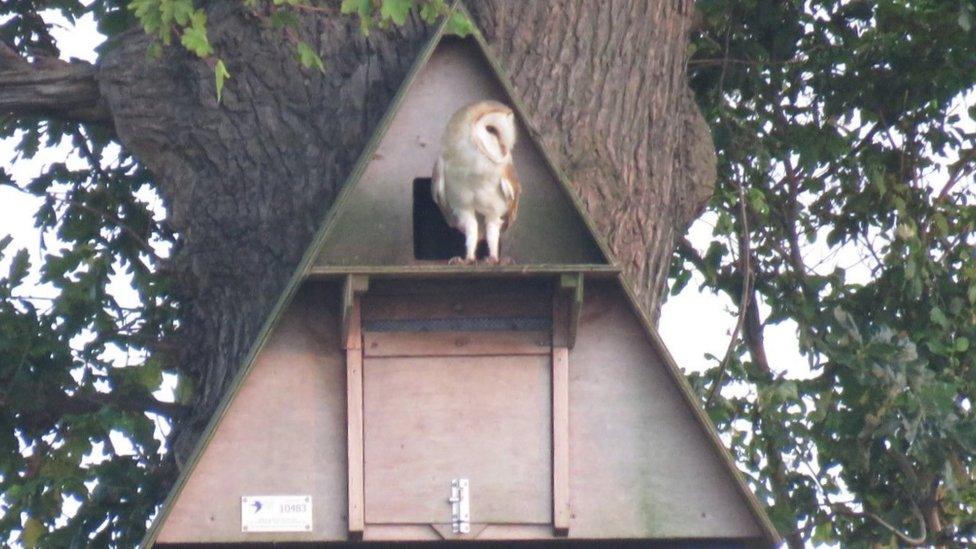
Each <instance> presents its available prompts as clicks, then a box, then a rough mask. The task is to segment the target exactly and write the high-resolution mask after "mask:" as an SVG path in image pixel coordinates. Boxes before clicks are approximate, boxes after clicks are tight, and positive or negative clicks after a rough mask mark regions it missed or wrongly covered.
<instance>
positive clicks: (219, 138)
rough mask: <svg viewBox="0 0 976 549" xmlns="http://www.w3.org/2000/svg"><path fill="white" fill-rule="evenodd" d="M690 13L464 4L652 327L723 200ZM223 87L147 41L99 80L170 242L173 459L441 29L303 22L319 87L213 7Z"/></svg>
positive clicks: (617, 4)
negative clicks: (674, 266) (674, 275)
mask: <svg viewBox="0 0 976 549" xmlns="http://www.w3.org/2000/svg"><path fill="white" fill-rule="evenodd" d="M692 5H693V1H692V0H669V1H655V2H648V1H645V0H630V1H623V0H621V1H613V2H586V1H584V0H565V1H560V2H550V1H533V2H528V1H526V2H504V1H501V0H490V1H484V2H475V1H469V2H468V3H467V6H468V8H469V9H470V10H471V11H472V13H473V15H474V18H475V23H476V24H477V25H478V26H479V28H481V29H482V30H483V32H484V34H485V36H486V38H487V40H488V42H489V44H490V47H491V48H492V49H493V50H494V53H495V54H496V55H497V57H498V59H499V60H500V62H501V63H502V64H503V66H504V69H505V70H506V71H507V72H508V73H509V75H510V77H511V79H512V81H513V83H514V85H515V88H516V90H517V93H518V94H519V95H520V96H521V99H522V100H523V101H524V103H525V104H526V105H527V107H528V110H529V113H528V114H529V117H530V120H529V122H530V124H531V125H532V126H533V127H534V128H535V129H536V130H538V131H539V132H540V134H541V135H542V140H543V142H544V143H545V145H546V146H547V147H548V148H549V150H550V151H551V152H552V153H553V155H554V157H555V159H556V161H557V163H558V164H559V165H560V166H561V167H562V168H563V169H564V170H565V172H566V174H567V175H568V177H569V179H570V180H571V181H572V184H573V187H574V188H575V190H576V191H577V192H578V193H579V195H580V196H581V197H582V199H583V201H584V203H585V205H586V207H587V209H588V210H589V212H590V214H591V215H592V217H593V218H594V219H595V220H597V224H598V226H599V229H600V230H601V231H602V232H603V236H604V237H605V238H606V239H607V241H608V242H609V244H610V246H611V248H612V250H613V252H614V253H615V255H616V259H617V260H618V261H619V262H620V264H621V265H622V266H623V268H624V270H625V273H626V275H627V277H628V280H629V281H630V283H631V284H632V285H633V287H634V289H635V290H636V292H637V294H638V295H639V297H640V299H641V300H642V303H643V305H644V307H645V308H646V310H647V312H648V313H649V314H650V315H651V316H652V317H653V318H655V319H656V318H657V315H658V312H659V309H660V306H661V303H662V300H663V295H664V291H665V289H666V288H665V286H666V276H667V272H668V267H669V263H670V259H671V256H672V253H673V250H674V247H675V243H676V239H677V238H678V237H680V235H682V234H683V233H684V232H685V229H686V228H687V226H688V224H689V223H690V222H691V221H692V220H693V219H694V217H695V216H696V215H697V214H698V213H699V212H700V210H701V208H702V207H703V206H704V204H705V202H706V201H707V199H708V197H709V196H710V194H711V191H712V185H713V180H714V175H715V173H714V172H715V167H714V152H713V147H712V142H711V138H710V134H709V132H708V128H707V126H706V124H705V122H704V120H703V119H702V118H701V116H700V114H699V113H698V110H697V108H696V106H695V104H694V101H693V99H692V95H691V93H690V91H689V89H688V87H687V84H686V78H685V57H686V47H687V39H686V36H685V35H686V32H687V29H688V25H689V24H690V22H691V17H692ZM208 25H209V27H210V38H211V42H212V43H213V44H214V47H215V49H216V53H217V55H218V56H219V57H221V58H222V59H223V60H224V61H225V63H226V64H227V66H228V68H229V70H230V72H231V79H230V80H229V81H228V82H227V85H226V87H225V88H224V94H223V101H222V103H221V104H219V105H218V104H217V102H216V97H215V90H214V84H213V71H212V69H211V68H210V66H209V65H208V64H207V63H206V62H203V61H200V60H197V59H193V58H191V57H190V56H189V55H188V54H186V53H185V52H183V51H181V50H179V49H177V48H170V50H169V51H167V53H166V54H165V55H164V56H163V58H162V59H160V60H158V61H156V62H152V61H147V60H146V48H147V46H148V39H147V38H146V37H145V36H144V35H143V34H142V33H141V32H138V31H133V32H130V33H127V34H124V35H122V36H120V37H118V38H117V39H116V40H115V42H114V43H113V44H112V47H111V48H110V49H109V50H108V51H107V52H106V53H105V54H104V56H103V57H102V59H101V60H100V62H99V65H98V74H97V78H98V83H99V89H100V92H101V96H102V97H101V99H102V101H104V104H105V105H106V106H107V109H108V112H110V113H111V119H112V122H113V124H114V127H115V129H116V131H117V134H118V137H119V139H120V141H121V142H122V143H123V144H124V145H125V146H126V147H127V148H128V149H129V150H131V151H132V152H133V153H135V154H136V155H137V156H138V158H140V159H141V161H142V162H144V163H145V164H146V165H147V166H148V167H149V168H150V170H151V171H152V172H153V174H154V175H155V177H156V180H157V182H158V184H159V186H160V188H161V192H162V194H163V196H164V198H165V200H166V202H167V205H168V207H169V210H170V221H171V223H172V225H173V227H174V228H175V229H176V230H177V231H178V233H179V235H180V237H179V246H178V248H177V250H176V251H175V253H174V255H173V258H172V266H171V268H172V271H173V272H174V273H176V275H177V277H178V282H179V287H180V290H181V297H182V299H183V312H182V325H181V335H180V341H179V342H178V343H179V348H180V349H182V352H181V353H179V356H178V357H177V360H179V362H180V364H181V369H183V370H185V371H187V372H189V373H191V374H192V376H193V377H195V382H196V383H195V385H196V387H197V392H196V394H195V397H196V402H195V404H194V412H193V413H192V415H191V417H190V419H188V420H187V421H184V422H183V423H182V425H181V426H180V427H179V428H178V429H177V431H176V432H177V434H178V436H176V437H175V439H174V440H173V441H172V442H173V445H174V446H173V447H174V448H175V449H176V451H177V455H178V456H185V455H186V453H187V452H188V450H189V449H190V448H191V447H192V443H193V442H194V441H195V440H196V438H197V436H196V435H197V434H199V432H200V429H201V428H202V426H203V425H204V424H205V423H206V421H207V419H208V418H209V416H210V415H211V413H212V412H213V410H214V407H215V406H216V404H217V402H218V401H219V399H220V397H221V396H222V395H223V393H224V392H225V390H226V388H227V384H228V382H229V380H230V379H231V378H232V376H233V374H234V372H235V371H236V369H237V368H238V367H239V366H240V365H241V361H242V360H243V358H244V357H245V355H246V353H247V352H248V349H249V347H250V345H251V343H252V341H253V339H254V337H255V336H256V334H257V332H258V330H259V328H260V326H261V324H262V322H263V321H264V318H265V316H266V315H267V314H268V312H269V310H270V308H271V306H272V305H273V303H274V302H275V300H276V298H277V297H278V295H279V293H280V292H281V290H282V288H283V286H284V285H285V283H286V282H287V280H288V278H289V277H290V276H291V274H292V272H293V271H294V269H295V267H296V265H297V263H298V260H299V259H300V257H301V256H302V253H303V252H304V251H305V248H306V247H307V246H308V244H309V242H310V238H311V236H312V234H313V232H314V231H315V229H316V228H317V226H318V225H319V223H320V222H321V221H322V219H323V217H324V215H325V213H326V212H327V211H328V209H329V207H330V205H331V204H332V201H333V199H334V198H335V196H336V194H337V192H338V190H339V189H338V186H339V185H341V183H342V181H343V180H344V178H345V177H346V176H347V175H348V173H349V171H350V169H351V168H352V166H353V163H354V162H355V161H356V158H357V156H358V155H359V154H360V152H361V150H362V148H363V146H364V145H365V143H366V141H367V140H368V139H369V137H370V135H371V133H372V131H373V130H374V129H375V128H376V125H377V122H378V121H379V119H380V118H381V117H382V115H383V113H384V111H385V110H386V108H387V106H388V104H389V102H390V99H391V98H392V97H393V95H394V93H395V92H396V90H397V88H398V86H399V85H400V83H401V82H402V80H403V78H404V75H405V74H406V72H407V71H408V69H409V68H410V66H411V64H412V63H413V61H414V59H415V57H416V55H417V52H418V51H419V50H420V48H421V47H422V46H423V45H424V43H425V42H426V40H427V39H428V38H429V36H430V35H431V32H432V28H431V27H429V26H427V25H425V24H424V23H422V22H421V21H420V20H419V18H417V17H416V16H413V17H412V18H411V19H409V20H408V21H407V23H406V24H405V25H403V26H402V27H398V28H394V29H391V30H386V31H383V30H374V31H373V32H372V33H371V34H370V35H369V36H368V37H364V36H362V35H361V33H360V31H359V28H358V23H357V21H355V20H354V19H353V18H352V17H349V16H343V15H340V14H339V13H338V12H337V10H335V9H333V8H329V9H327V10H326V12H323V13H316V14H314V15H308V16H307V17H304V18H303V20H302V28H301V29H300V31H299V34H300V35H301V38H302V39H303V40H305V41H306V42H308V43H309V44H311V45H312V46H313V47H315V48H317V50H318V52H319V54H320V55H321V57H322V58H323V59H324V60H325V63H326V71H325V74H320V73H318V72H316V71H306V70H303V69H301V68H300V67H299V65H298V63H297V62H296V61H295V54H294V45H293V44H292V43H289V42H288V41H287V40H285V39H284V38H283V36H282V34H281V32H280V31H275V30H272V29H270V28H266V27H265V26H264V25H262V24H261V23H260V21H258V20H256V19H255V18H254V17H253V16H251V15H249V14H248V13H247V12H245V11H244V10H243V8H241V3H240V2H223V3H220V2H216V3H214V4H212V6H211V8H210V10H209V23H208Z"/></svg>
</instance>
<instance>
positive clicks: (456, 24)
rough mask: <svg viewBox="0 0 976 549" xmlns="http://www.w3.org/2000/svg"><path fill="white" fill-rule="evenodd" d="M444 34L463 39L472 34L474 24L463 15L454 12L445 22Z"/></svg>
mask: <svg viewBox="0 0 976 549" xmlns="http://www.w3.org/2000/svg"><path fill="white" fill-rule="evenodd" d="M444 32H445V33H447V34H449V35H453V36H460V37H461V38H464V37H465V36H468V35H469V34H471V33H473V32H474V23H472V22H471V20H470V19H468V17H467V16H466V15H464V14H463V13H461V12H454V13H452V14H451V18H450V19H449V20H448V21H447V28H445V29H444Z"/></svg>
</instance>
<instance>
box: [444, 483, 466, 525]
mask: <svg viewBox="0 0 976 549" xmlns="http://www.w3.org/2000/svg"><path fill="white" fill-rule="evenodd" d="M470 497H471V489H470V488H469V487H468V479H466V478H456V479H454V480H452V481H451V499H449V500H448V501H450V502H451V530H452V531H453V532H454V533H455V534H467V533H469V532H471V499H470Z"/></svg>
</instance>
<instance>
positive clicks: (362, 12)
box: [339, 0, 373, 17]
mask: <svg viewBox="0 0 976 549" xmlns="http://www.w3.org/2000/svg"><path fill="white" fill-rule="evenodd" d="M339 11H340V12H342V13H343V14H345V15H349V14H352V13H355V14H356V15H358V16H360V17H369V16H370V15H372V13H373V2H372V0H342V5H341V6H340V7H339Z"/></svg>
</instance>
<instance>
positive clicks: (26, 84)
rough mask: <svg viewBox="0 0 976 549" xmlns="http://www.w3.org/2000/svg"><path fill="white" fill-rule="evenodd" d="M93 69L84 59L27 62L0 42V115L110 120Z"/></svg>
mask: <svg viewBox="0 0 976 549" xmlns="http://www.w3.org/2000/svg"><path fill="white" fill-rule="evenodd" d="M95 73H96V69H95V67H94V65H92V64H91V63H86V62H84V61H73V62H71V63H69V62H67V61H62V60H60V59H54V58H41V59H38V60H37V61H35V62H33V63H31V62H29V61H27V60H26V59H24V58H23V57H20V56H19V55H17V53H16V52H14V51H13V50H12V49H10V47H9V46H7V45H6V44H4V43H3V42H0V115H10V116H37V115H40V116H48V117H51V118H56V119H59V120H67V121H75V122H99V123H106V124H107V123H110V122H111V118H110V116H109V111H108V108H107V107H106V106H105V103H104V101H103V99H102V94H101V91H100V90H99V88H98V81H97V80H96V79H95Z"/></svg>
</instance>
